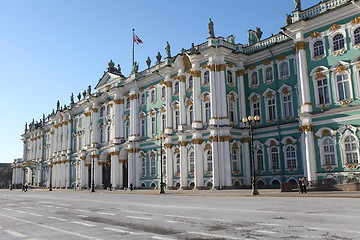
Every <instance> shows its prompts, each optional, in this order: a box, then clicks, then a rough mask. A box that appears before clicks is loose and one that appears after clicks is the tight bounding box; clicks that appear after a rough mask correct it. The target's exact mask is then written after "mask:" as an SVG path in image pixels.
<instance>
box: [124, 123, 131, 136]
mask: <svg viewBox="0 0 360 240" xmlns="http://www.w3.org/2000/svg"><path fill="white" fill-rule="evenodd" d="M129 134H130V121H129V120H126V121H125V124H124V138H125V139H128V138H129Z"/></svg>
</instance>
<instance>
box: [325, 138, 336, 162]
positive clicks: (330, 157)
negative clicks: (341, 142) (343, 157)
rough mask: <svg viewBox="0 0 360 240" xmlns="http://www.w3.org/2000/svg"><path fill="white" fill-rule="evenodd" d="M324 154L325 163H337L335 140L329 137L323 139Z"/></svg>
mask: <svg viewBox="0 0 360 240" xmlns="http://www.w3.org/2000/svg"><path fill="white" fill-rule="evenodd" d="M322 147H323V154H324V160H325V162H324V163H325V165H335V164H336V163H335V147H334V141H333V140H332V139H331V138H329V137H327V138H325V139H324V140H323V144H322Z"/></svg>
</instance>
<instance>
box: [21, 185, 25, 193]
mask: <svg viewBox="0 0 360 240" xmlns="http://www.w3.org/2000/svg"><path fill="white" fill-rule="evenodd" d="M21 191H22V192H25V185H24V184H23V185H22V189H21Z"/></svg>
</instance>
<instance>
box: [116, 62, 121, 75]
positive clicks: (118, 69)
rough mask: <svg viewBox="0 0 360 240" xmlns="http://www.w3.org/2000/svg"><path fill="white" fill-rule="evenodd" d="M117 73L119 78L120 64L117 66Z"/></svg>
mask: <svg viewBox="0 0 360 240" xmlns="http://www.w3.org/2000/svg"><path fill="white" fill-rule="evenodd" d="M117 67H118V68H117V73H118V74H119V75H120V76H121V75H122V73H121V67H120V64H118V65H117Z"/></svg>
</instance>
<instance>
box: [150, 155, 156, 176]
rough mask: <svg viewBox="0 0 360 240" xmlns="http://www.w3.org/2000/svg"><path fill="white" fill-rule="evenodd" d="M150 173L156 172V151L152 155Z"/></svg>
mask: <svg viewBox="0 0 360 240" xmlns="http://www.w3.org/2000/svg"><path fill="white" fill-rule="evenodd" d="M150 174H151V175H155V174H156V158H155V154H154V153H152V154H151V155H150Z"/></svg>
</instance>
